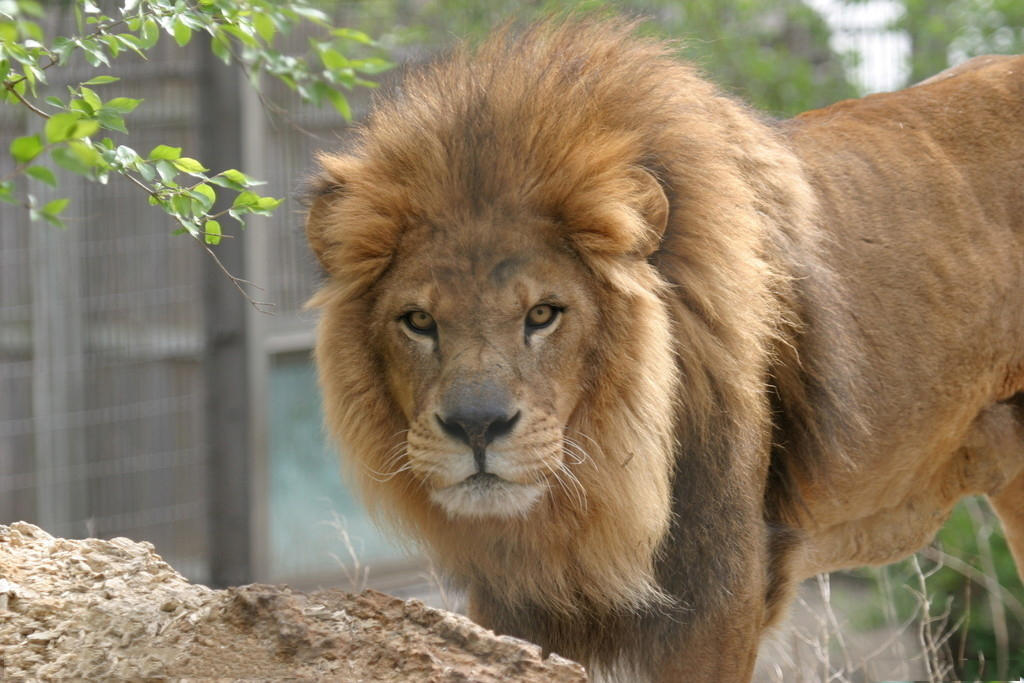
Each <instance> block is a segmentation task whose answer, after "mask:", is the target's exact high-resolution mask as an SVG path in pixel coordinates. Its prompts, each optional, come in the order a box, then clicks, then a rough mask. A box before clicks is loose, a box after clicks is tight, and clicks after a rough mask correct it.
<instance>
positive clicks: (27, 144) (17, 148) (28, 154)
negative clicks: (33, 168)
mask: <svg viewBox="0 0 1024 683" xmlns="http://www.w3.org/2000/svg"><path fill="white" fill-rule="evenodd" d="M42 151H43V143H42V141H41V140H40V139H39V136H38V135H26V136H25V137H21V138H15V139H14V140H13V141H12V142H11V156H12V157H14V159H15V161H17V162H19V163H25V162H27V161H32V160H33V159H35V158H36V157H37V156H39V153H40V152H42Z"/></svg>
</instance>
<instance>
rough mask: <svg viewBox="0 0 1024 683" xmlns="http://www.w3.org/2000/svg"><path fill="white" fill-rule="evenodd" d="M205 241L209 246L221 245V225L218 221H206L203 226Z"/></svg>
mask: <svg viewBox="0 0 1024 683" xmlns="http://www.w3.org/2000/svg"><path fill="white" fill-rule="evenodd" d="M203 231H204V234H203V239H205V240H206V243H207V244H212V245H214V246H217V245H218V244H220V237H221V232H220V223H219V222H218V221H206V223H205V224H204V225H203Z"/></svg>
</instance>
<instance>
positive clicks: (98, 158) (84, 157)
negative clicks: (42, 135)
mask: <svg viewBox="0 0 1024 683" xmlns="http://www.w3.org/2000/svg"><path fill="white" fill-rule="evenodd" d="M68 149H70V150H71V153H72V154H74V155H75V156H76V157H77V158H78V160H79V161H81V162H82V163H83V164H85V165H86V166H88V167H89V168H90V169H92V168H106V166H107V163H106V162H105V161H103V155H101V154H100V152H99V151H98V150H97V149H96V148H95V147H93V146H92V145H90V144H89V143H87V142H83V141H82V140H71V141H70V142H68Z"/></svg>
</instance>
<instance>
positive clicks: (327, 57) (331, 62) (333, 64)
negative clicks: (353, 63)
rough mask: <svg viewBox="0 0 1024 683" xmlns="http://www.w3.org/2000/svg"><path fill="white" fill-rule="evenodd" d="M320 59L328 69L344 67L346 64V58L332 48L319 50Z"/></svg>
mask: <svg viewBox="0 0 1024 683" xmlns="http://www.w3.org/2000/svg"><path fill="white" fill-rule="evenodd" d="M320 61H321V62H323V64H324V66H325V67H327V68H328V69H344V68H345V67H347V66H348V59H346V58H345V57H344V56H343V55H342V54H341V53H340V52H338V51H337V50H335V49H333V48H327V49H326V50H322V51H321V52H320Z"/></svg>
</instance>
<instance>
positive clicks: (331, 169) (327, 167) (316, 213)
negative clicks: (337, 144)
mask: <svg viewBox="0 0 1024 683" xmlns="http://www.w3.org/2000/svg"><path fill="white" fill-rule="evenodd" d="M317 162H318V163H319V164H320V172H319V173H318V174H317V175H316V176H315V177H314V178H313V179H312V181H311V182H310V186H309V190H308V192H307V194H306V204H307V206H309V211H308V212H307V214H306V239H307V240H308V241H309V246H310V248H311V249H312V250H313V253H314V254H315V255H316V257H317V260H319V261H320V266H321V267H322V268H323V269H324V270H325V271H327V272H328V273H330V272H331V271H332V267H331V259H330V253H331V251H332V249H333V248H334V247H336V246H337V243H338V236H337V235H335V234H333V233H334V232H335V231H336V230H337V229H338V226H336V225H334V223H333V221H332V220H331V214H332V208H333V206H334V205H335V204H336V203H337V202H338V201H339V200H340V199H342V198H343V197H344V194H345V183H346V181H347V179H348V178H349V177H350V173H351V172H352V167H353V165H354V163H355V159H353V158H351V157H346V156H340V155H334V154H324V153H321V154H319V155H318V156H317Z"/></svg>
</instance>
